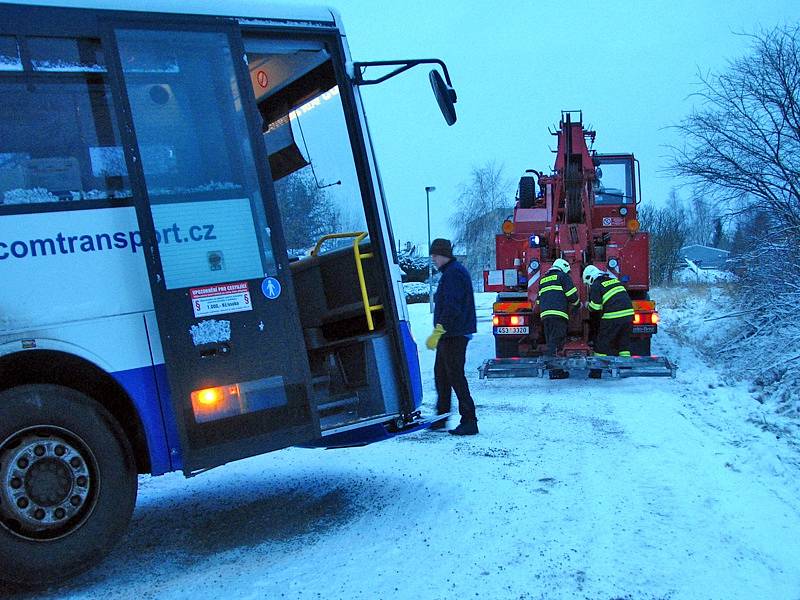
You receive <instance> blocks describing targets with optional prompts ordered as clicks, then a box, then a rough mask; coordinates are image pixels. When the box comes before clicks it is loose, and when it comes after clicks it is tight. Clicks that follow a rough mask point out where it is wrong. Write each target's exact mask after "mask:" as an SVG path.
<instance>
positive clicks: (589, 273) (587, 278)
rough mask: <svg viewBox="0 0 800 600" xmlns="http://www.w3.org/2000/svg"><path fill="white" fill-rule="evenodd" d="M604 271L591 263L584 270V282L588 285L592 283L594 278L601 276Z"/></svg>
mask: <svg viewBox="0 0 800 600" xmlns="http://www.w3.org/2000/svg"><path fill="white" fill-rule="evenodd" d="M602 274H603V272H602V271H601V270H600V269H598V268H597V267H595V266H594V265H589V266H588V267H586V268H585V269H584V270H583V283H585V284H586V285H592V284H593V283H594V280H595V279H597V278H598V277H600V275H602Z"/></svg>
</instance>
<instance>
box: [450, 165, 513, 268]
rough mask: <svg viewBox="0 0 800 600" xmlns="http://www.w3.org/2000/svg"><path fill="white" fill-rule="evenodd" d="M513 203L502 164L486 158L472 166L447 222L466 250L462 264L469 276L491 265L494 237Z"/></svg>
mask: <svg viewBox="0 0 800 600" xmlns="http://www.w3.org/2000/svg"><path fill="white" fill-rule="evenodd" d="M513 206H514V196H513V190H512V184H511V182H510V181H509V180H508V179H506V177H505V176H504V174H503V167H502V165H497V163H495V162H494V161H490V162H487V163H486V164H485V165H484V166H482V167H475V168H473V169H472V173H471V174H470V179H469V181H468V182H467V183H465V184H463V185H462V186H461V193H460V194H459V196H458V199H457V200H456V213H455V214H454V215H453V216H452V217H451V219H450V224H451V225H452V226H453V229H454V230H455V232H456V239H455V241H456V243H457V244H458V245H460V246H461V247H462V248H463V249H464V251H465V253H466V259H465V266H466V267H467V269H468V270H469V271H470V273H471V274H472V276H473V277H476V278H477V277H478V276H479V275H480V273H481V272H482V271H483V270H484V269H487V268H490V269H491V268H494V261H495V243H494V238H495V235H496V234H498V233H499V232H500V224H501V223H502V221H503V218H504V217H505V216H506V215H507V213H510V212H511V210H512V208H513Z"/></svg>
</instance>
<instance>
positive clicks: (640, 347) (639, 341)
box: [631, 337, 650, 356]
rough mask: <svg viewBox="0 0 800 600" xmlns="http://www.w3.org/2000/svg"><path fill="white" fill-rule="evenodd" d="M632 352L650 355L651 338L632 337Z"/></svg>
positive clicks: (636, 354) (635, 354)
mask: <svg viewBox="0 0 800 600" xmlns="http://www.w3.org/2000/svg"><path fill="white" fill-rule="evenodd" d="M631 354H633V355H634V356H650V338H649V337H646V338H631Z"/></svg>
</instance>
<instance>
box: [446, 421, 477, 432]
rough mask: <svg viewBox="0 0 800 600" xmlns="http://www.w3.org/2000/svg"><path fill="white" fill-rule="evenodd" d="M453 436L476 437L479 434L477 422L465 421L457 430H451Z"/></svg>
mask: <svg viewBox="0 0 800 600" xmlns="http://www.w3.org/2000/svg"><path fill="white" fill-rule="evenodd" d="M450 433H451V434H452V435H475V434H477V433H478V422H477V421H464V422H462V423H461V424H460V425H459V426H458V427H456V428H455V429H451V430H450Z"/></svg>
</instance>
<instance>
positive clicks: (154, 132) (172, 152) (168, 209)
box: [105, 22, 320, 474]
mask: <svg viewBox="0 0 800 600" xmlns="http://www.w3.org/2000/svg"><path fill="white" fill-rule="evenodd" d="M225 27H227V26H226V25H224V24H222V25H221V24H219V22H217V23H216V24H215V23H209V24H208V26H207V27H204V28H199V27H196V26H193V27H192V28H191V30H182V29H177V28H168V27H165V28H160V29H146V28H144V27H142V25H141V24H136V25H134V24H131V25H130V26H121V25H120V24H117V25H116V26H115V27H113V31H112V30H110V31H109V34H110V35H111V36H112V38H113V42H114V43H115V45H116V48H117V50H118V54H117V55H118V57H119V60H118V62H117V63H116V65H115V66H114V69H115V71H116V73H117V77H116V78H115V79H116V80H117V81H118V82H119V83H118V85H117V88H116V94H117V95H118V96H119V102H120V106H122V107H123V108H122V112H123V116H124V117H125V120H124V122H125V123H128V124H129V126H128V127H127V128H125V131H124V132H123V136H124V137H125V143H126V148H127V152H126V156H125V159H126V160H127V161H128V167H129V172H131V174H132V175H133V180H134V183H133V185H134V195H135V197H136V209H137V215H138V219H139V227H140V232H132V233H131V234H130V240H129V241H130V244H131V246H132V248H133V250H134V251H135V250H136V249H137V247H138V248H140V250H141V251H142V252H144V255H145V257H146V260H147V262H148V272H149V275H150V281H151V287H152V293H153V300H154V305H155V311H156V318H157V322H158V328H159V334H160V340H161V344H162V346H163V353H164V359H165V365H166V370H167V377H168V381H169V388H170V389H169V395H170V398H171V403H172V407H173V409H174V412H175V415H176V419H177V423H178V431H179V434H180V438H181V443H182V448H181V454H182V456H181V458H182V466H183V470H184V472H186V473H187V474H190V473H193V472H196V471H198V470H201V469H205V468H210V467H213V466H216V465H219V464H222V463H225V462H228V461H231V460H236V459H238V458H243V457H246V456H252V455H255V454H260V453H263V452H266V451H269V450H274V449H278V448H284V447H288V446H291V445H295V444H300V443H304V442H308V441H310V440H313V439H315V438H318V437H319V435H320V427H319V419H318V417H317V414H316V410H315V407H314V406H313V400H312V399H311V398H312V397H311V393H310V388H309V382H310V375H309V372H310V371H309V364H308V358H307V355H306V351H305V345H304V341H303V336H302V330H301V326H300V321H299V317H298V315H297V309H296V303H295V299H294V291H293V287H292V283H291V278H290V277H289V276H288V268H287V267H288V265H287V262H286V260H287V259H286V253H285V249H284V248H283V242H282V234H281V232H280V224H279V218H278V216H277V215H276V214H275V212H274V211H275V208H274V199H273V194H274V191H273V188H272V183H271V180H270V178H269V174H268V173H266V172H264V169H265V168H266V167H261V166H259V165H266V160H265V159H264V158H265V157H263V156H261V157H260V158H259V153H263V147H260V146H259V141H260V140H259V138H258V137H257V136H258V135H260V128H259V127H258V126H257V125H256V124H255V118H254V117H255V114H251V113H249V112H248V108H249V106H250V104H248V103H247V102H244V101H243V94H244V93H247V91H248V90H247V88H246V87H243V82H244V84H245V85H248V86H249V81H248V80H247V70H246V66H245V65H244V63H243V61H242V59H241V57H242V55H243V52H242V50H241V40H240V38H239V37H238V34H237V33H236V31H235V30H234V29H230V30H228V29H225ZM237 56H238V59H237V58H236V57H237ZM111 158H113V157H105V159H106V161H107V160H110V159H111ZM121 159H122V157H120V160H121ZM265 198H266V199H267V200H268V201H265ZM121 343H122V342H121Z"/></svg>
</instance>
